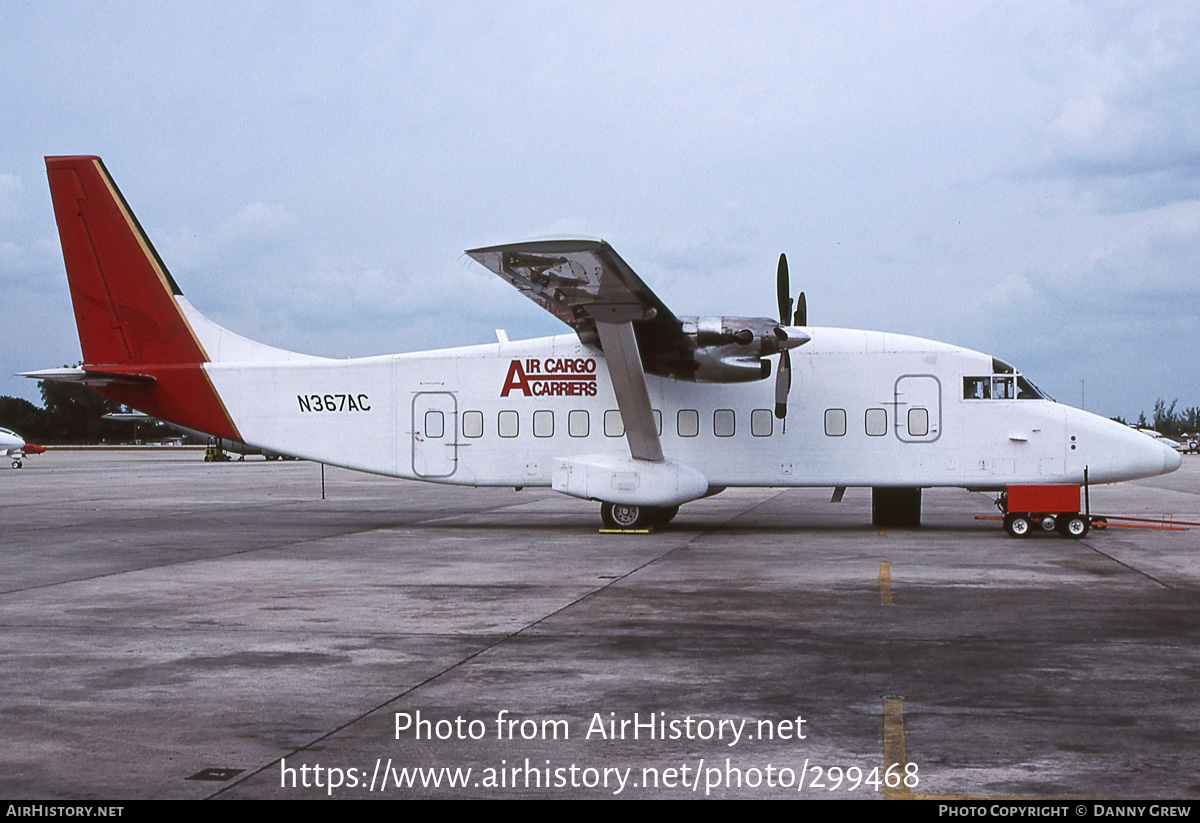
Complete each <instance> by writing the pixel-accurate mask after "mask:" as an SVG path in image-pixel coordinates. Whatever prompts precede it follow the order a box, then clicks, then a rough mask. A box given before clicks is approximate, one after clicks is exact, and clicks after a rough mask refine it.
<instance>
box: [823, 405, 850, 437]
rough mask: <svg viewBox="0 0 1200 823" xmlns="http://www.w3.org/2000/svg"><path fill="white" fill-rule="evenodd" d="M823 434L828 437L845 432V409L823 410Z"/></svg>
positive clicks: (839, 435) (841, 434)
mask: <svg viewBox="0 0 1200 823" xmlns="http://www.w3.org/2000/svg"><path fill="white" fill-rule="evenodd" d="M825 434H827V435H829V436H830V437H842V436H843V435H845V434H846V410H845V409H826V410H825Z"/></svg>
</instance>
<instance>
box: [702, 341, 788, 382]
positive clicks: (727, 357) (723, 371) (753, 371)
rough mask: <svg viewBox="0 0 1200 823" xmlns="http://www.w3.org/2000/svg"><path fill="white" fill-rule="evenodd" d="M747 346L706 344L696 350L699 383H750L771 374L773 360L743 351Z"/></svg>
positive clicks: (764, 378)
mask: <svg viewBox="0 0 1200 823" xmlns="http://www.w3.org/2000/svg"><path fill="white" fill-rule="evenodd" d="M746 348H747V347H746V346H705V347H703V348H697V349H696V352H695V362H696V367H697V368H696V371H695V372H693V375H692V380H694V381H695V382H697V383H749V382H751V381H753V380H766V379H767V378H768V377H770V376H771V361H770V360H765V359H763V358H762V357H757V356H755V355H746V354H742V353H741V352H742V351H744V350H745V349H746Z"/></svg>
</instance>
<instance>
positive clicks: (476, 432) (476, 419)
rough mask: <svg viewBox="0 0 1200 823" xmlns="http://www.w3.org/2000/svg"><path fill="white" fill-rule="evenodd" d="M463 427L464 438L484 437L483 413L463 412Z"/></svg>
mask: <svg viewBox="0 0 1200 823" xmlns="http://www.w3.org/2000/svg"><path fill="white" fill-rule="evenodd" d="M462 427H463V437H483V412H481V411H467V412H463V416H462Z"/></svg>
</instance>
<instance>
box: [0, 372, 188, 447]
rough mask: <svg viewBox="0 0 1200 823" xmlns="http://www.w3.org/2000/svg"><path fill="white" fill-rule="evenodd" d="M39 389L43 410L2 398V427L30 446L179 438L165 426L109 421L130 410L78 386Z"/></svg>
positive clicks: (54, 385)
mask: <svg viewBox="0 0 1200 823" xmlns="http://www.w3.org/2000/svg"><path fill="white" fill-rule="evenodd" d="M38 390H39V391H40V392H41V394H42V405H43V408H38V407H37V406H35V405H34V404H33V403H30V402H29V401H28V400H26V399H25V398H23V397H7V396H0V426H3V427H4V428H6V429H12V430H13V431H15V432H16V433H17V434H19V435H21V436H22V437H24V438H25V440H26V441H27V442H30V443H38V444H41V445H47V444H49V445H67V444H92V443H129V442H132V441H133V440H135V439H139V440H162V439H163V438H166V437H178V436H179V432H177V431H175V430H174V429H172V428H171V427H170V426H164V425H162V424H161V423H142V422H132V421H125V420H105V419H104V415H106V414H114V413H121V412H126V411H128V409H126V408H125V407H124V406H122V405H121V404H120V403H115V402H113V401H112V400H109V399H108V398H107V397H102V396H101V395H99V394H97V393H96V392H94V391H92V390H91V389H89V388H87V387H86V386H82V385H80V384H78V383H58V382H53V381H50V380H41V381H39V382H38Z"/></svg>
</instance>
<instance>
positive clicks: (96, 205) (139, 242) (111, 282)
mask: <svg viewBox="0 0 1200 823" xmlns="http://www.w3.org/2000/svg"><path fill="white" fill-rule="evenodd" d="M46 172H47V175H48V176H49V178H50V196H51V199H52V200H53V201H54V216H55V219H56V220H57V221H58V234H59V238H60V239H61V241H62V249H63V261H64V263H65V264H66V268H67V280H68V282H69V283H70V286H71V302H72V303H73V304H74V307H75V322H76V325H77V326H78V328H79V345H80V347H81V348H82V350H83V364H84V369H88V368H94V369H99V370H105V371H108V372H117V373H129V374H139V375H145V376H149V377H153V378H154V380H153V382H149V381H145V382H143V384H142V385H132V384H119V383H114V384H112V385H108V386H105V387H102V388H101V387H97V390H98V391H100V392H101V393H102V394H104V395H106V396H108V397H111V398H112V399H113V400H116V401H117V402H119V403H124V404H126V405H130V406H133V407H134V408H136V409H139V410H141V411H144V412H146V413H147V414H152V415H154V416H155V417H160V418H162V419H164V420H169V421H171V422H174V423H179V424H181V425H184V426H189V427H191V428H194V429H199V430H201V431H205V432H208V433H210V434H213V435H216V436H219V437H227V438H230V439H234V440H240V439H241V438H240V437H239V436H238V433H237V430H236V427H235V426H234V425H233V422H232V420H231V419H230V417H229V414H228V413H227V412H226V410H225V407H224V405H223V404H222V403H221V399H220V398H219V397H218V396H217V393H216V390H215V389H214V388H213V386H212V383H211V381H210V380H209V379H208V375H207V374H206V373H205V371H204V367H203V364H204V363H207V362H208V361H209V357H208V355H207V354H206V353H205V351H204V347H203V346H202V345H201V344H200V342H199V340H198V339H197V338H196V335H195V334H194V333H193V331H192V328H191V327H190V326H189V325H188V322H187V319H186V318H185V317H184V315H183V312H182V311H181V310H180V308H179V304H178V303H177V302H176V301H175V296H176V295H178V294H181V292H180V290H179V286H178V285H176V283H175V281H174V280H173V279H172V278H171V275H170V273H169V272H168V271H167V267H166V266H164V265H163V262H162V260H161V259H160V258H159V256H158V252H156V251H155V250H154V246H153V245H151V243H150V240H149V238H147V237H146V233H145V232H144V231H143V230H142V227H141V225H140V224H139V223H138V221H137V218H136V217H134V216H133V211H132V210H131V209H130V208H129V205H128V204H127V203H126V202H125V198H124V197H122V196H121V192H120V191H119V190H118V189H117V186H116V184H115V183H114V182H113V180H112V178H111V177H110V176H109V174H108V171H107V170H106V169H105V168H104V164H103V163H102V162H101V160H100V158H99V157H47V158H46Z"/></svg>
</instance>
